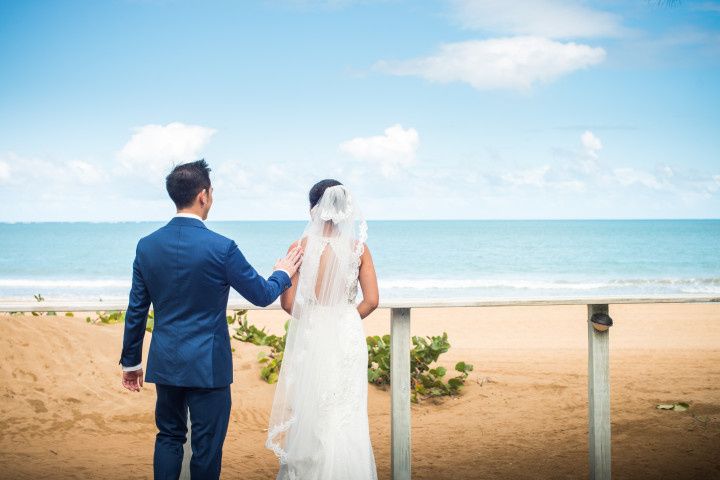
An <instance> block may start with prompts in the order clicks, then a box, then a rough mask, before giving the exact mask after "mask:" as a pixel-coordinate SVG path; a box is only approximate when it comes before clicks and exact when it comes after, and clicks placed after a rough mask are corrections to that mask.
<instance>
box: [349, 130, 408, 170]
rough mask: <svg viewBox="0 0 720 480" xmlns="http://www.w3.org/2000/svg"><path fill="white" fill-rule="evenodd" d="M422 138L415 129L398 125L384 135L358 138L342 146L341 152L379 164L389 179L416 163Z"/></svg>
mask: <svg viewBox="0 0 720 480" xmlns="http://www.w3.org/2000/svg"><path fill="white" fill-rule="evenodd" d="M419 143H420V136H419V135H418V132H417V130H415V129H414V128H408V129H404V128H403V127H402V125H399V124H396V125H393V126H391V127H388V128H386V129H385V133H384V134H383V135H376V136H372V137H357V138H353V139H352V140H348V141H346V142H343V143H341V144H340V151H342V152H345V153H348V154H350V155H352V156H353V157H355V158H359V159H362V160H366V161H369V162H374V163H377V164H379V166H380V169H381V171H382V173H383V175H384V176H386V177H389V176H392V175H394V174H396V173H398V171H399V170H400V169H401V168H404V167H408V166H409V165H411V164H412V163H413V162H414V161H415V153H416V151H417V148H418V145H419Z"/></svg>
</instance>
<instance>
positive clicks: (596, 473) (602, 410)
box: [0, 295, 720, 480]
mask: <svg viewBox="0 0 720 480" xmlns="http://www.w3.org/2000/svg"><path fill="white" fill-rule="evenodd" d="M643 303H720V297H715V296H707V295H677V296H642V297H585V298H543V299H501V298H497V299H492V298H490V299H478V300H442V299H440V300H431V299H421V300H395V301H390V302H383V303H382V304H381V305H380V307H381V308H389V309H390V312H391V313H390V317H391V327H390V328H391V332H390V334H391V337H392V342H391V350H390V363H391V372H390V374H391V379H390V380H391V398H392V400H391V422H392V434H391V443H392V445H391V457H392V458H391V463H392V478H393V480H410V478H411V463H412V448H411V447H412V443H411V439H410V420H411V418H410V344H411V336H410V324H411V318H410V313H411V309H413V308H451V307H519V306H543V305H587V311H588V316H587V323H588V444H589V459H590V472H589V478H590V479H591V480H610V478H611V468H610V466H611V448H610V368H609V364H610V347H609V345H610V344H609V340H610V330H611V328H610V329H607V330H604V331H600V330H598V329H596V328H594V327H593V324H592V323H591V322H590V318H591V317H592V315H593V314H595V313H612V312H609V306H610V305H619V304H643ZM126 308H127V304H126V303H118V302H80V301H77V302H75V301H68V302H37V303H30V302H13V301H7V302H0V312H30V311H34V312H48V311H55V312H81V311H109V310H124V309H126ZM267 308H268V309H278V308H279V306H278V305H277V304H274V305H271V306H270V307H267ZM239 309H248V310H257V309H259V308H258V307H255V306H253V305H250V304H248V303H245V302H238V301H231V302H230V303H229V304H228V310H239ZM268 408H269V406H268ZM189 430H190V425H189V420H188V441H187V442H186V443H185V459H184V461H183V472H182V475H181V477H180V478H182V479H189V478H190V472H189V459H190V456H191V448H190V432H189Z"/></svg>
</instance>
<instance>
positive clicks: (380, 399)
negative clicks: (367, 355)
mask: <svg viewBox="0 0 720 480" xmlns="http://www.w3.org/2000/svg"><path fill="white" fill-rule="evenodd" d="M611 315H612V316H613V317H614V318H615V321H616V325H615V326H614V327H613V329H612V333H611V335H612V336H611V350H612V354H611V379H612V394H611V402H612V415H613V417H612V423H613V473H614V478H617V479H630V478H632V479H635V478H638V479H639V478H651V479H662V478H676V479H709V478H720V305H645V306H619V307H611ZM388 317H389V314H388V312H387V311H378V312H377V313H375V314H373V315H372V316H371V318H370V319H368V320H367V323H366V331H367V333H368V334H381V333H387V332H388V331H389V320H388ZM250 320H251V321H253V322H255V323H259V324H264V325H268V326H270V328H272V329H274V330H276V331H280V330H281V328H282V327H281V326H282V322H283V320H284V316H283V315H281V314H280V313H278V312H266V311H263V312H251V314H250ZM0 326H1V328H2V332H3V335H2V338H0V379H1V381H0V398H1V399H2V401H0V478H8V479H23V478H28V479H36V478H78V479H80V478H83V479H85V478H97V479H132V478H150V477H151V476H152V449H153V440H154V431H155V429H154V421H153V407H154V391H153V386H152V385H148V386H147V388H145V389H144V390H143V391H142V392H141V393H139V394H132V393H130V392H126V391H124V390H122V388H121V387H120V382H119V367H118V365H117V359H118V354H119V349H120V343H121V339H122V327H121V326H117V325H116V326H97V325H88V324H86V323H85V321H84V320H82V319H81V318H65V317H18V316H13V317H11V316H0ZM585 329H586V324H585V309H584V307H532V308H530V307H523V308H520V307H518V308H485V309H452V310H450V309H447V310H438V309H429V310H414V311H413V330H414V333H415V334H422V335H424V334H437V333H441V332H442V331H447V332H448V334H449V336H450V342H451V344H452V345H453V348H452V349H451V351H450V352H449V353H448V354H447V355H446V357H447V358H445V359H444V363H445V364H446V365H452V364H454V362H455V361H458V360H466V361H469V362H470V363H473V364H474V365H475V372H473V375H472V376H471V379H470V380H471V381H470V382H469V384H468V386H467V388H466V389H465V390H464V392H463V394H462V395H461V396H460V397H458V398H452V399H445V400H442V401H439V402H425V403H423V404H420V405H416V406H414V407H413V430H412V435H413V478H416V479H428V480H429V479H476V478H478V479H479V478H513V479H523V478H528V479H530V478H533V479H538V478H548V479H549V478H553V479H555V478H567V479H571V478H572V479H575V478H584V477H587V469H588V466H587V465H588V462H587V426H586V424H587V399H586V397H587V383H586V381H587V363H586V338H587V336H586V330H585ZM234 347H235V354H234V355H235V383H234V385H233V412H232V419H231V424H230V430H229V433H228V439H227V442H226V447H225V455H224V461H223V478H242V479H270V478H274V475H275V472H276V461H275V458H274V457H273V455H272V454H271V453H270V452H268V451H266V450H264V448H263V447H262V445H263V442H264V436H265V431H264V430H265V428H266V427H267V417H268V414H269V409H270V402H271V399H272V394H273V386H271V385H267V384H265V383H263V382H262V381H260V380H259V378H258V372H259V367H258V364H257V362H256V355H257V352H258V350H259V348H258V347H255V346H252V345H247V344H241V343H238V342H234ZM681 400H682V401H688V402H690V403H691V408H690V410H689V411H687V412H673V411H659V410H657V409H655V405H656V404H657V403H660V402H668V401H681ZM389 407H390V395H389V392H386V391H382V390H379V389H377V388H375V387H370V402H369V408H370V422H371V429H372V436H373V444H374V449H375V455H376V458H377V462H378V469H379V475H380V478H382V479H389V478H390V474H389V463H390V454H389V442H390V425H389V424H390V416H389V411H390V408H389Z"/></svg>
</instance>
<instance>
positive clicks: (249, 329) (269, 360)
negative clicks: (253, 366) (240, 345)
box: [227, 310, 289, 383]
mask: <svg viewBox="0 0 720 480" xmlns="http://www.w3.org/2000/svg"><path fill="white" fill-rule="evenodd" d="M227 319H228V325H233V324H235V323H236V322H237V325H238V327H237V328H236V329H235V334H234V335H233V338H234V339H236V340H239V341H241V342H246V343H252V344H253V345H258V346H261V347H270V351H269V352H267V351H261V352H260V353H259V354H258V362H260V363H262V364H263V365H264V366H263V368H262V369H261V370H260V377H261V378H262V379H263V380H265V381H266V382H267V383H275V382H277V381H278V377H279V375H280V367H281V366H282V359H283V353H284V352H285V340H286V339H287V330H288V324H289V321H287V322H285V334H284V335H283V336H282V337H278V336H277V335H273V334H268V333H267V332H266V331H265V328H261V329H260V328H257V327H256V326H255V325H252V324H250V323H248V319H247V310H236V311H235V312H234V313H233V315H232V316H228V317H227Z"/></svg>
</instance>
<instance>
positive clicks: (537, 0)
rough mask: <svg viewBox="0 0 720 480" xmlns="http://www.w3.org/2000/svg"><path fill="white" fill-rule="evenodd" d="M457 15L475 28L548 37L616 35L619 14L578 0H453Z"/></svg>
mask: <svg viewBox="0 0 720 480" xmlns="http://www.w3.org/2000/svg"><path fill="white" fill-rule="evenodd" d="M452 5H453V8H454V13H455V17H456V18H457V19H458V20H459V21H460V23H461V24H462V25H463V26H465V27H467V28H472V29H479V30H483V31H487V32H493V33H499V34H502V35H507V34H512V35H535V36H540V37H547V38H592V37H615V36H619V35H622V34H623V32H624V31H625V29H624V28H623V27H622V26H621V24H620V17H619V16H617V15H614V14H612V13H608V12H603V11H600V10H595V9H592V8H589V7H587V6H584V5H582V3H581V2H578V1H576V0H511V1H508V0H453V1H452Z"/></svg>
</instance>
